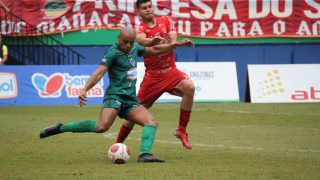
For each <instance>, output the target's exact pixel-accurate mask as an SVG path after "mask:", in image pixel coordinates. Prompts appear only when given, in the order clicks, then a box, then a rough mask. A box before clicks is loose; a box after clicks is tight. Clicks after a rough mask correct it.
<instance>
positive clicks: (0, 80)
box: [0, 72, 18, 99]
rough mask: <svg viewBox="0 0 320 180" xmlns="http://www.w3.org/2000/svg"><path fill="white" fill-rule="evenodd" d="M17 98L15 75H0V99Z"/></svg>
mask: <svg viewBox="0 0 320 180" xmlns="http://www.w3.org/2000/svg"><path fill="white" fill-rule="evenodd" d="M17 96H18V85H17V78H16V75H15V74H13V73H2V72H1V73H0V99H9V98H15V97H17Z"/></svg>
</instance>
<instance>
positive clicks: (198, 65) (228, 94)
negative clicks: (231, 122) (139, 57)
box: [137, 62, 240, 102]
mask: <svg viewBox="0 0 320 180" xmlns="http://www.w3.org/2000/svg"><path fill="white" fill-rule="evenodd" d="M176 65H177V68H178V69H179V70H181V71H183V72H185V73H186V74H188V75H189V77H190V79H192V80H193V82H194V84H195V97H194V101H195V102H239V101H240V98H239V91H238V80H237V70H236V63H235V62H177V63H176ZM144 73H145V68H144V65H143V63H138V81H137V91H139V88H140V84H141V82H142V80H143V76H144ZM180 100H181V98H180V97H177V96H173V95H171V94H169V93H164V94H163V95H162V96H161V97H160V98H159V99H158V101H157V102H178V101H180Z"/></svg>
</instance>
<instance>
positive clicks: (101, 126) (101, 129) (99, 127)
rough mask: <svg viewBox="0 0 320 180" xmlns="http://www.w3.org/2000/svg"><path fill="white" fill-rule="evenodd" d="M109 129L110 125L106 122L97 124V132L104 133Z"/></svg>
mask: <svg viewBox="0 0 320 180" xmlns="http://www.w3.org/2000/svg"><path fill="white" fill-rule="evenodd" d="M108 129H109V127H108V126H106V125H105V124H97V127H96V132H97V133H103V132H106V131H107V130H108Z"/></svg>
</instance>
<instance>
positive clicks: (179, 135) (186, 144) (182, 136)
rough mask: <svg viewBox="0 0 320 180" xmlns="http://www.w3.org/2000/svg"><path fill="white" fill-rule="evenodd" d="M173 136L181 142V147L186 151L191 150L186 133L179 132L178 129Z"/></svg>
mask: <svg viewBox="0 0 320 180" xmlns="http://www.w3.org/2000/svg"><path fill="white" fill-rule="evenodd" d="M175 136H176V137H177V138H179V139H180V140H181V142H182V145H183V146H184V147H185V148H186V149H192V145H191V144H190V143H189V140H188V134H187V133H186V131H181V130H179V129H176V134H175Z"/></svg>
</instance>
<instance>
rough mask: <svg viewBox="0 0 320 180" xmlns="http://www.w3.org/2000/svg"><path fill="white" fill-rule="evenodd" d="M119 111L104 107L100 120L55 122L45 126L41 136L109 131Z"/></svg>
mask: <svg viewBox="0 0 320 180" xmlns="http://www.w3.org/2000/svg"><path fill="white" fill-rule="evenodd" d="M117 114H118V111H117V110H116V109H113V108H103V109H102V110H101V112H100V119H99V121H98V122H97V121H95V120H82V121H79V122H72V123H67V124H61V123H59V124H55V125H51V126H49V127H47V128H44V129H43V130H42V131H41V132H40V138H45V137H49V136H52V135H55V134H59V133H64V132H73V133H83V132H93V133H101V132H105V131H107V130H108V129H109V128H110V126H111V125H112V123H113V122H114V120H115V118H116V117H117Z"/></svg>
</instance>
